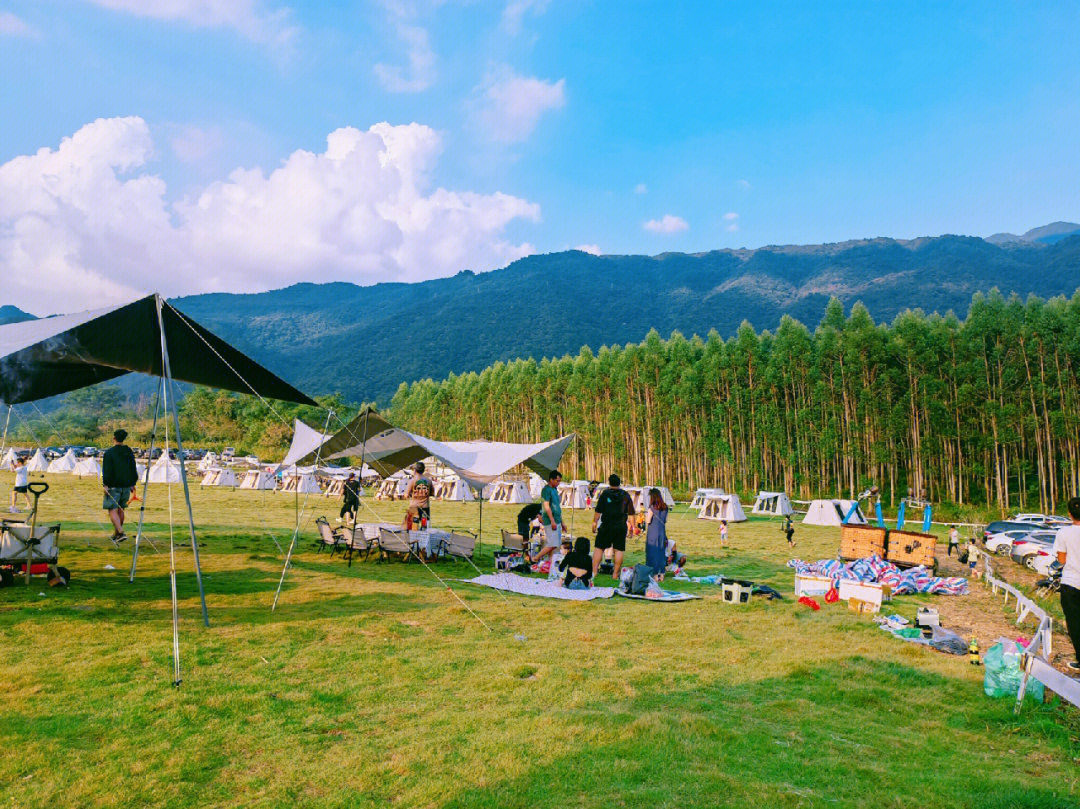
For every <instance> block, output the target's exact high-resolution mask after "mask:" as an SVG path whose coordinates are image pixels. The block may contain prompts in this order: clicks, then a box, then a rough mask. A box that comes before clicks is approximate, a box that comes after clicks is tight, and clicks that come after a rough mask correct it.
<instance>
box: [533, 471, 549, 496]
mask: <svg viewBox="0 0 1080 809" xmlns="http://www.w3.org/2000/svg"><path fill="white" fill-rule="evenodd" d="M546 485H547V481H546V480H544V479H543V478H542V477H540V476H539V475H538V474H536V473H535V472H529V497H531V498H533V499H534V500H538V499H539V498H540V493H541V492H542V491H543V490H544V487H545V486H546Z"/></svg>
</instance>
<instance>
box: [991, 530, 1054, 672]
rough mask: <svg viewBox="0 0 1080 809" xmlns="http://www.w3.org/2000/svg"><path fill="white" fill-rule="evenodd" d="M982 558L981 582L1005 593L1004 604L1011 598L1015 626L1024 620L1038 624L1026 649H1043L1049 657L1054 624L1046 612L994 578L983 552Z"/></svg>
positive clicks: (1014, 589) (1011, 587)
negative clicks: (1013, 605) (1028, 619)
mask: <svg viewBox="0 0 1080 809" xmlns="http://www.w3.org/2000/svg"><path fill="white" fill-rule="evenodd" d="M981 556H982V558H983V567H984V569H985V572H984V573H983V581H985V582H986V584H987V585H989V587H990V590H991V591H992V592H994V593H997V592H1004V593H1005V602H1004V603H1005V604H1008V603H1009V596H1012V597H1013V601H1014V603H1015V605H1016V623H1017V626H1019V625H1020V624H1022V623H1023V622H1024V619H1025V618H1034V619H1036V620H1037V621H1038V622H1039V626H1038V629H1036V630H1035V637H1033V638H1032V639H1031V643H1030V644H1028V649H1031V648H1033V647H1035V648H1039V647H1041V648H1042V649H1043V656H1044V657H1049V656H1050V654H1051V644H1052V643H1053V627H1054V622H1053V620H1052V619H1051V618H1050V616H1049V615H1047V614H1046V611H1045V610H1044V609H1043V608H1042V607H1040V606H1039V605H1038V604H1036V603H1035V602H1034V601H1032V600H1031V599H1030V598H1028V597H1027V596H1026V595H1024V594H1023V593H1021V592H1020V591H1019V590H1017V589H1016V588H1015V587H1013V586H1012V585H1011V584H1009V583H1008V582H1005V581H1002V580H1001V579H999V578H997V577H995V576H994V570H993V567H992V566H991V565H990V556H989V554H987V553H986V552H985V551H984V552H982V554H981Z"/></svg>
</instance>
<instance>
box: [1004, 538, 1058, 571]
mask: <svg viewBox="0 0 1080 809" xmlns="http://www.w3.org/2000/svg"><path fill="white" fill-rule="evenodd" d="M1054 536H1055V532H1054V531H1034V532H1032V533H1030V534H1028V535H1027V536H1026V537H1024V538H1023V539H1019V540H1017V541H1016V542H1014V543H1013V546H1012V551H1011V552H1010V554H1009V555H1010V556H1011V557H1012V560H1013V561H1014V562H1016V563H1018V564H1021V565H1024V566H1025V567H1031V566H1032V562H1033V560H1034V558H1035V557H1036V556H1050V555H1051V552H1052V551H1053V548H1054Z"/></svg>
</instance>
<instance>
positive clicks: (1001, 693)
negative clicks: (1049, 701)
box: [983, 638, 1043, 702]
mask: <svg viewBox="0 0 1080 809" xmlns="http://www.w3.org/2000/svg"><path fill="white" fill-rule="evenodd" d="M1023 653H1024V650H1023V647H1021V646H1020V645H1019V644H1017V642H1016V641H1014V640H1009V639H1007V638H999V639H998V642H997V643H995V644H994V645H993V646H991V647H990V648H989V650H987V652H986V656H985V657H984V658H983V667H984V668H985V670H986V674H984V675H983V691H985V692H986V696H988V697H1015V696H1016V694H1017V692H1019V690H1020V679H1021V677H1022V676H1023V671H1022V670H1021V668H1020V657H1021V655H1022V654H1023ZM1027 696H1029V697H1032V698H1033V699H1034V700H1035V701H1036V702H1042V699H1043V684H1042V683H1040V682H1039V681H1038V680H1036V679H1035V678H1034V677H1029V678H1028V683H1027Z"/></svg>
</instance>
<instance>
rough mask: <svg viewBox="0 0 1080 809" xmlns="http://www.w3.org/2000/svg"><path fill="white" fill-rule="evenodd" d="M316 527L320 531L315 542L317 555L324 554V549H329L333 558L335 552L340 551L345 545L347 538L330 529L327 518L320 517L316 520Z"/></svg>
mask: <svg viewBox="0 0 1080 809" xmlns="http://www.w3.org/2000/svg"><path fill="white" fill-rule="evenodd" d="M315 527H316V528H318V529H319V536H318V537H317V538H316V540H315V548H316V550H315V552H316V553H322V550H323V548H327V547H328V548H330V555H331V556H333V555H334V551H337V550H340V549H341V548H342V547H343V546H344V545H345V537H343V536H342V535H341V534H340V533H339V532H338V531H337V530H336V529H334V528H331V527H330V523H329V522H327V520H326V517H318V518H317V519H316V520H315Z"/></svg>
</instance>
